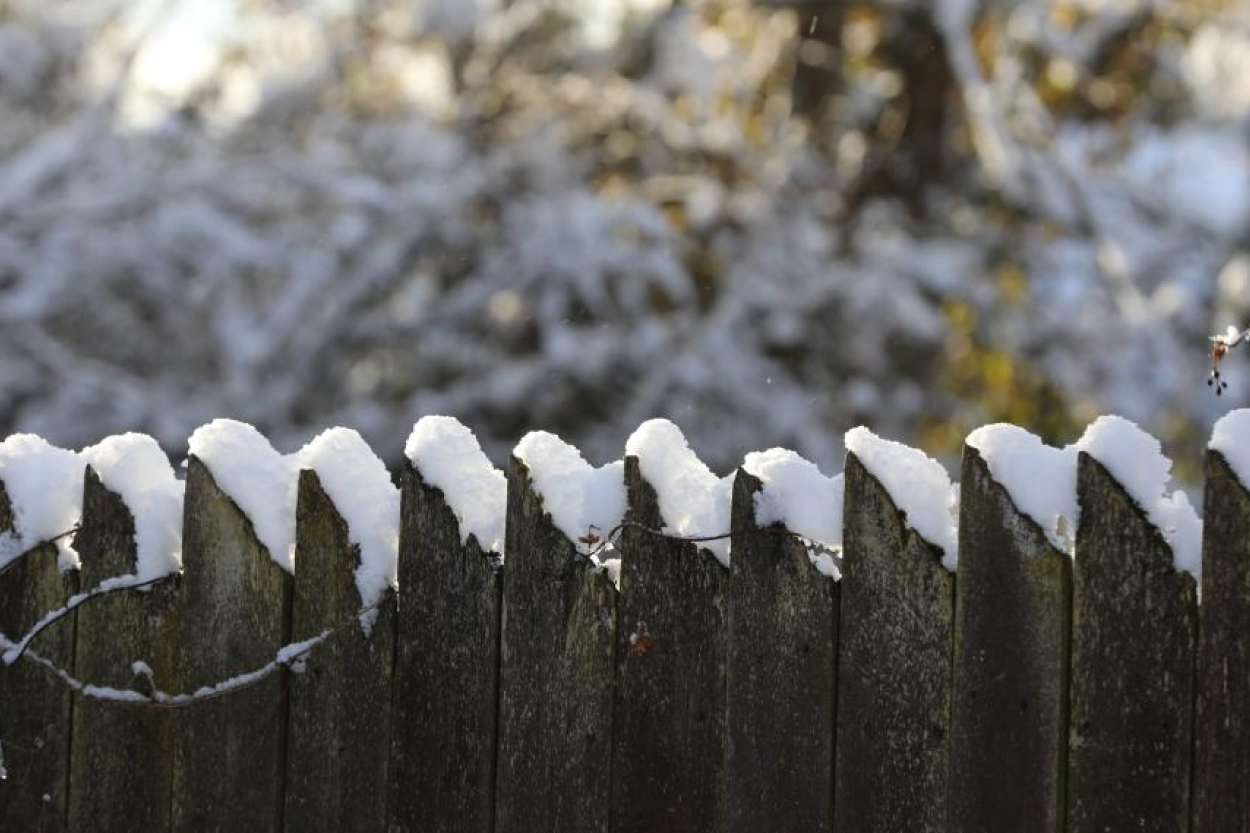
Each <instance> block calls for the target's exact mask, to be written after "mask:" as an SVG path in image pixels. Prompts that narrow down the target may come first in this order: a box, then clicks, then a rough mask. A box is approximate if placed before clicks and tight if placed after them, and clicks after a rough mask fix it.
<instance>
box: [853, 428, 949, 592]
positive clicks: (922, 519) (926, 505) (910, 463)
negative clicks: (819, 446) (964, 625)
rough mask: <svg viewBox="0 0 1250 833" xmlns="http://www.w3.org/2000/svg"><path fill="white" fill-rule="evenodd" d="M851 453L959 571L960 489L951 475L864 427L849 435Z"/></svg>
mask: <svg viewBox="0 0 1250 833" xmlns="http://www.w3.org/2000/svg"><path fill="white" fill-rule="evenodd" d="M846 450H847V451H849V452H851V453H852V454H854V455H855V457H856V458H857V459H858V460H859V461H860V462H861V463H863V465H864V468H866V469H867V470H868V472H869V474H871V475H872V476H873V477H875V478H877V480H878V481H879V482H880V483H881V485H882V486H884V487H885V490H886V491H887V492H889V494H890V499H891V500H893V501H894V505H895V506H897V507H898V508H899V509H900V510H901V511H902V512H903V513H904V514H905V515H906V516H907V525H908V527H910V528H911V529H914V530H915V531H916V532H918V533H919V534H920V536H921V537H922V538H924V539H925V540H926V541H928V542H930V543H931V544H934V545H935V546H937V547H938V548H939V549H941V550H942V552H943V556H942V566H943V567H945V568H946V569H947V570H952V571H953V570H954V569H955V568H956V567H957V566H958V560H959V547H958V540H957V539H958V535H957V524H958V518H959V487H958V486H957V485H952V484H951V480H950V476H949V475H948V474H947V473H946V469H944V468H943V467H942V464H941V463H939V462H938V461H937V460H934V459H933V458H932V457H930V456H929V455H927V454H925V453H924V452H923V451H921V450H920V449H918V448H912V447H911V446H908V445H903V444H902V443H896V442H893V441H891V440H883V439H881V438H880V437H878V436H877V435H876V434H874V433H872V432H871V431H869V430H868V429H867V428H864V427H863V426H860V427H858V428H852V429H851V430H850V431H847V432H846Z"/></svg>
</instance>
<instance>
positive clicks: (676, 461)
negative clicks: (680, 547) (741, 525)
mask: <svg viewBox="0 0 1250 833" xmlns="http://www.w3.org/2000/svg"><path fill="white" fill-rule="evenodd" d="M625 455H626V457H633V458H635V459H636V460H637V461H638V471H639V474H640V475H641V477H642V479H643V480H644V481H646V483H647V485H648V486H649V488H650V489H652V490H653V491H654V494H655V499H656V501H657V508H658V510H659V511H658V514H659V516H660V517H661V518H662V519H663V523H664V531H665V532H667V533H669V534H672V535H676V536H680V537H683V538H698V537H706V536H716V535H726V534H727V533H728V532H729V516H730V503H731V496H732V492H733V474H732V473H730V474H728V475H726V476H724V477H717V476H716V475H715V474H713V473H712V470H711V469H709V468H708V467H707V465H705V464H704V462H703V461H702V460H700V459H699V457H698V455H697V454H695V453H694V451H693V450H692V449H691V448H690V444H689V443H688V442H687V441H686V437H685V436H684V435H683V434H682V432H681V429H680V428H678V427H677V426H676V425H674V424H673V423H671V422H669V421H668V420H666V419H652V420H648V421H647V422H644V423H643V424H642V425H640V426H638V428H637V430H635V431H634V433H633V434H631V435H630V437H629V440H628V441H627V442H626V443H625ZM698 546H699V548H700V549H704V550H707V551H709V552H711V553H712V554H713V555H715V556H716V559H717V560H718V561H720V563H721V564H722V565H723V566H725V567H728V566H729V558H730V543H729V539H728V538H727V537H726V538H724V539H721V540H717V541H706V542H702V543H700V544H699V545H698Z"/></svg>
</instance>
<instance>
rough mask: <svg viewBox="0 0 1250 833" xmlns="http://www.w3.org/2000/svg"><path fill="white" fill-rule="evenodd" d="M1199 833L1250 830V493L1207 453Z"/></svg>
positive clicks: (1220, 458)
mask: <svg viewBox="0 0 1250 833" xmlns="http://www.w3.org/2000/svg"><path fill="white" fill-rule="evenodd" d="M1203 506H1204V508H1205V519H1204V522H1203V542H1202V606H1201V608H1200V615H1201V620H1202V624H1201V627H1200V628H1199V633H1200V634H1201V646H1200V648H1199V652H1198V653H1199V659H1198V715H1197V726H1196V733H1197V739H1196V746H1197V755H1196V760H1195V766H1194V779H1195V784H1194V830H1195V831H1196V833H1219V831H1222V830H1250V493H1247V491H1246V487H1245V485H1243V484H1242V482H1241V480H1240V479H1239V478H1238V477H1237V475H1236V474H1235V473H1234V472H1233V470H1232V468H1231V467H1230V466H1229V464H1228V461H1227V460H1225V459H1224V457H1223V455H1221V454H1220V453H1219V452H1218V451H1208V452H1207V482H1206V493H1205V499H1204V501H1203Z"/></svg>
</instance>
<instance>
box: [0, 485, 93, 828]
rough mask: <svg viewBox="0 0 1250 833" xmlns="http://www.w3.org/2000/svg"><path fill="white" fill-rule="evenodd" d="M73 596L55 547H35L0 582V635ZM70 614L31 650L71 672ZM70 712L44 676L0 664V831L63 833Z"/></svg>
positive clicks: (0, 510)
mask: <svg viewBox="0 0 1250 833" xmlns="http://www.w3.org/2000/svg"><path fill="white" fill-rule="evenodd" d="M12 529H13V510H12V505H11V504H10V502H9V497H8V493H7V492H6V491H5V489H4V486H3V484H2V483H0V530H3V531H12ZM77 590H78V574H77V572H71V573H61V572H60V569H59V568H58V566H57V550H56V547H55V546H53V545H51V544H43V545H41V546H39V547H37V548H36V549H35V550H34V551H32V552H29V553H27V554H26V555H24V556H22V559H21V562H20V563H18V564H16V565H12V566H11V567H10V568H9V569H8V570H6V571H5V572H4V574H3V575H0V633H3V634H4V635H6V636H8V637H9V638H10V639H13V640H15V641H16V640H17V639H18V638H19V637H21V635H22V634H23V633H24V632H25V631H26V630H27V629H29V628H30V627H31V626H32V625H34V624H35V623H36V622H38V621H39V620H40V619H41V618H42V617H43V615H44V614H45V613H47V612H48V611H50V610H55V609H56V608H58V607H60V606H61V605H63V604H64V603H65V600H66V599H68V598H69V597H70V596H71V595H73V594H74V593H75V592H77ZM75 615H76V614H70V615H69V616H67V617H66V618H65V619H63V620H61V621H60V622H58V623H56V624H55V625H53V626H52V627H50V628H48V630H46V631H45V632H44V633H42V634H40V636H39V638H38V639H37V640H36V641H35V643H34V644H33V646H32V650H35V651H38V652H39V654H40V655H42V656H44V657H47V658H48V659H50V660H52V661H53V662H55V663H57V664H58V665H59V666H61V667H62V668H68V667H70V666H71V665H72V664H73V661H74V617H75ZM72 708H73V703H72V702H71V698H70V693H69V691H68V690H66V689H65V688H63V687H61V686H60V685H58V684H57V683H56V682H54V680H53V678H52V677H51V675H49V674H48V673H47V672H46V671H45V670H44V669H42V668H38V667H36V666H35V665H33V664H31V663H29V662H19V663H17V664H16V665H12V666H7V667H6V666H5V665H4V664H3V663H2V662H0V743H3V744H4V746H3V753H4V761H5V766H6V768H7V769H8V778H7V779H5V780H2V781H0V830H4V831H8V830H15V831H16V830H40V831H46V832H47V833H56V831H61V830H64V829H65V812H66V809H67V807H66V802H67V799H68V786H69V738H70V715H71V710H72Z"/></svg>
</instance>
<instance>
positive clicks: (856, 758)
mask: <svg viewBox="0 0 1250 833" xmlns="http://www.w3.org/2000/svg"><path fill="white" fill-rule="evenodd" d="M845 477H846V503H845V508H844V515H843V517H844V519H845V521H844V525H845V531H844V539H843V569H842V590H841V592H842V598H841V622H840V625H839V631H838V640H839V647H838V715H837V739H836V754H837V766H836V776H835V777H836V787H835V795H834V814H835V822H834V829H836V830H848V831H849V830H854V831H857V833H858V832H859V831H864V833H868V832H869V831H880V833H892V832H893V831H899V830H907V831H945V830H946V823H947V766H948V757H949V756H948V750H949V738H950V731H949V728H950V726H949V720H950V706H951V641H952V629H953V618H954V593H953V591H954V583H955V582H954V577H953V576H952V575H951V574H950V573H948V572H947V571H946V569H945V568H944V567H943V566H942V565H941V563H940V561H941V552H940V550H939V549H938V548H937V547H935V546H933V545H932V544H930V543H929V542H927V541H925V540H924V539H923V538H921V537H920V536H919V535H918V534H917V533H916V532H915V531H913V530H910V529H908V528H907V527H906V522H905V518H904V516H903V513H902V512H900V511H899V509H898V507H896V506H895V505H894V502H893V500H891V498H890V495H889V493H888V492H886V490H885V489H884V488H883V487H882V486H881V484H880V483H879V482H878V481H877V480H876V478H874V477H873V476H872V475H871V474H869V472H868V471H867V469H865V468H864V466H863V464H861V463H860V461H859V459H858V458H856V456H855V455H854V454H853V453H848V454H847V455H846V470H845Z"/></svg>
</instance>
